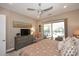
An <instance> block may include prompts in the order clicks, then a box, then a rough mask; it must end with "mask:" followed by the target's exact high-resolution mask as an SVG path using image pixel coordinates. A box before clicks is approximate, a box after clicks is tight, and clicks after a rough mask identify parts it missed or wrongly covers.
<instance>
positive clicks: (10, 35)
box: [0, 7, 35, 50]
mask: <svg viewBox="0 0 79 59" xmlns="http://www.w3.org/2000/svg"><path fill="white" fill-rule="evenodd" d="M0 14H4V15H6V23H7V24H6V29H7V30H6V35H7V37H6V46H7V47H6V48H7V50H8V49H12V48H14V37H15V35H16V33H18V32H20V30H19V29H20V28H13V21H21V22H25V23H31V24H32V25H33V27H35V20H33V19H31V18H28V17H26V16H24V15H20V14H18V13H15V12H13V11H10V10H6V9H4V8H1V7H0Z"/></svg>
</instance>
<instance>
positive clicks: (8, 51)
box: [6, 48, 15, 52]
mask: <svg viewBox="0 0 79 59" xmlns="http://www.w3.org/2000/svg"><path fill="white" fill-rule="evenodd" d="M14 49H15V48H11V49H8V50H6V52H10V51H12V50H14Z"/></svg>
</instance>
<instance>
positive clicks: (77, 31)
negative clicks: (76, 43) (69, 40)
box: [73, 29, 79, 38]
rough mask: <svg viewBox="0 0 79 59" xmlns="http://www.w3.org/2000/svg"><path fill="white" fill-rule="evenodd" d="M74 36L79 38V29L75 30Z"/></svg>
mask: <svg viewBox="0 0 79 59" xmlns="http://www.w3.org/2000/svg"><path fill="white" fill-rule="evenodd" d="M73 36H75V37H76V38H79V29H77V30H75V31H74V33H73Z"/></svg>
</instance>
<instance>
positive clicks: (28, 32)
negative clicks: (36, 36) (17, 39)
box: [21, 29, 30, 36]
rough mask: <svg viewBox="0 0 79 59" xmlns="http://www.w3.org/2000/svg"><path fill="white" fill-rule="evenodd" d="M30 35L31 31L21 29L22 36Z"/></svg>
mask: <svg viewBox="0 0 79 59" xmlns="http://www.w3.org/2000/svg"><path fill="white" fill-rule="evenodd" d="M26 35H30V29H21V36H26Z"/></svg>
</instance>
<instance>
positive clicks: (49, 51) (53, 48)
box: [20, 39, 59, 56]
mask: <svg viewBox="0 0 79 59" xmlns="http://www.w3.org/2000/svg"><path fill="white" fill-rule="evenodd" d="M57 45H58V42H57V41H55V40H49V39H43V40H41V41H38V42H36V43H34V44H31V45H29V46H27V47H24V48H23V49H22V50H21V53H20V55H21V56H58V55H59V53H58V51H57Z"/></svg>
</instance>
